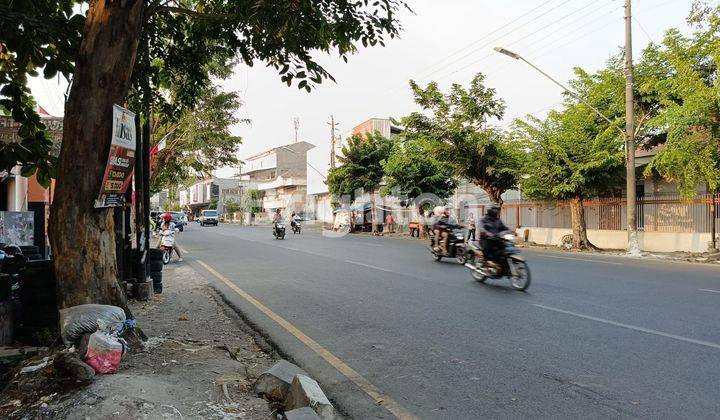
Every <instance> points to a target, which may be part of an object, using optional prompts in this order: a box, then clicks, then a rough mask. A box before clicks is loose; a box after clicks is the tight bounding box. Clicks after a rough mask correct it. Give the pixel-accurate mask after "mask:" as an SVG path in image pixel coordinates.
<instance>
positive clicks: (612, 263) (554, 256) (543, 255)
mask: <svg viewBox="0 0 720 420" xmlns="http://www.w3.org/2000/svg"><path fill="white" fill-rule="evenodd" d="M539 255H540V256H541V257H546V258H557V259H560V260H575V261H588V262H594V263H599V264H610V265H623V263H619V262H613V261H602V260H593V259H590V258H573V257H561V256H558V255H547V254H539Z"/></svg>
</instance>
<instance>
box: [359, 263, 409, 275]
mask: <svg viewBox="0 0 720 420" xmlns="http://www.w3.org/2000/svg"><path fill="white" fill-rule="evenodd" d="M345 262H346V263H348V264H355V265H359V266H362V267H367V268H372V269H373V270H380V271H385V272H386V273H393V274H402V273H398V272H397V271H393V270H388V269H387V268H382V267H377V266H374V265H370V264H363V263H361V262H357V261H350V260H345Z"/></svg>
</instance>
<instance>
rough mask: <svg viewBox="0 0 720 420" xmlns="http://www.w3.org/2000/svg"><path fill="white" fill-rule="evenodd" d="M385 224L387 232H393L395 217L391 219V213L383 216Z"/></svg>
mask: <svg viewBox="0 0 720 420" xmlns="http://www.w3.org/2000/svg"><path fill="white" fill-rule="evenodd" d="M385 224H386V225H387V229H388V232H389V233H395V219H393V216H392V213H388V215H387V216H385Z"/></svg>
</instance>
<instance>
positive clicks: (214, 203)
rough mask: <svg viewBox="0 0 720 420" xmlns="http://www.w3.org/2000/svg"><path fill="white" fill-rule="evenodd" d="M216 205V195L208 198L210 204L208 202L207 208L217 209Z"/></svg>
mask: <svg viewBox="0 0 720 420" xmlns="http://www.w3.org/2000/svg"><path fill="white" fill-rule="evenodd" d="M217 207H218V199H217V197H215V198H212V199H210V204H208V209H210V210H217Z"/></svg>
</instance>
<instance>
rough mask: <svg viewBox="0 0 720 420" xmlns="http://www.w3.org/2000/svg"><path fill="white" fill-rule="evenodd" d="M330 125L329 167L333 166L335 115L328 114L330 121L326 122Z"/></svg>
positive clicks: (332, 167)
mask: <svg viewBox="0 0 720 420" xmlns="http://www.w3.org/2000/svg"><path fill="white" fill-rule="evenodd" d="M328 125H330V169H334V168H335V139H336V137H335V127H337V125H338V123H336V122H335V117H334V116H332V115H331V116H330V122H329V123H328Z"/></svg>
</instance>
